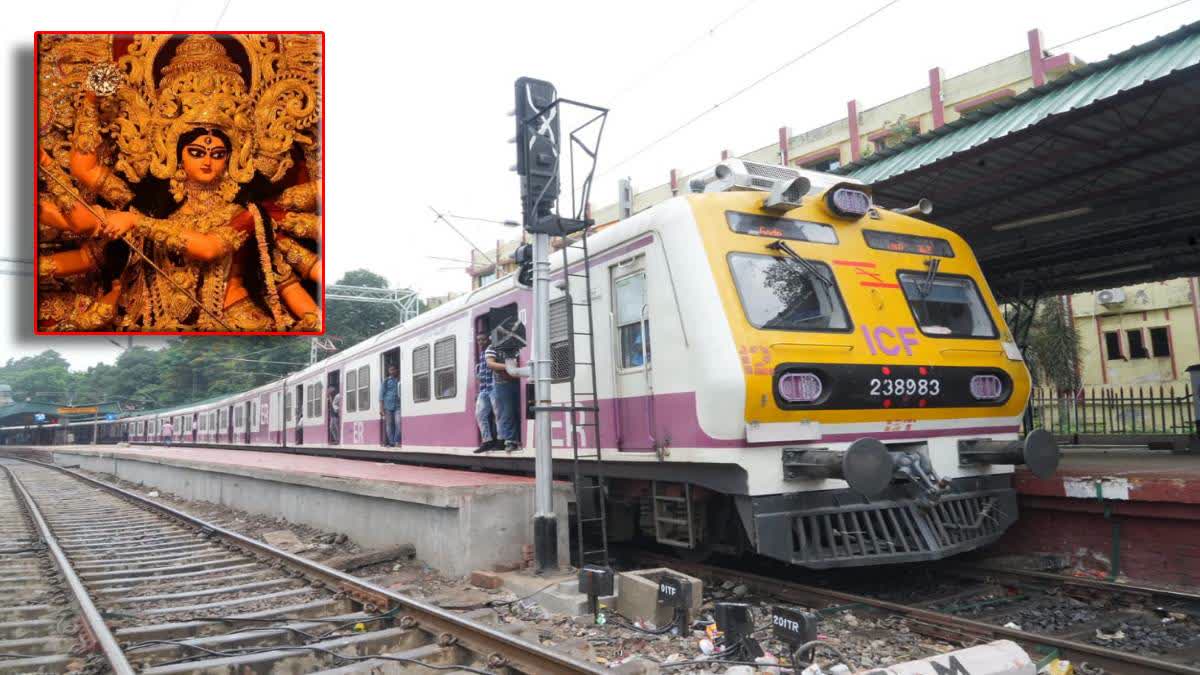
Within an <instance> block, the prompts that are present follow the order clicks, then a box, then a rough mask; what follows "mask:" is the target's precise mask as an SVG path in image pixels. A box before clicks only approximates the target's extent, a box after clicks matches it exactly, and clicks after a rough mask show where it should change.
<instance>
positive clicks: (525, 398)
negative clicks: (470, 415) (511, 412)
mask: <svg viewBox="0 0 1200 675" xmlns="http://www.w3.org/2000/svg"><path fill="white" fill-rule="evenodd" d="M523 318H524V317H522V316H521V311H520V310H519V309H518V308H517V303H515V302H512V303H509V304H507V305H502V306H500V307H492V308H491V309H489V310H488V312H487V331H488V335H490V336H492V338H493V340H494V339H495V335H496V333H495V331H496V328H497V327H499V326H504V327H505V328H507V329H509V330H512V329H513V328H514V327H516V326H517V324H519V323H523V321H521V319H523ZM523 330H524V329H522V330H521V331H517V333H519V334H521V335H526V334H527V333H524V332H522V331H523ZM492 346H493V347H495V346H496V345H495V343H494V342H493V344H492ZM471 351H475V346H474V345H472V346H471ZM522 351H525V352H526V353H528V350H527V349H523V350H522ZM525 361H526V358H524V357H522V358H521V359H520V365H526V363H525ZM492 377H493V379H495V380H498V379H499V378H500V374H499V373H495V374H493V375H492ZM518 389H519V390H520V395H519V396H518V401H517V410H518V411H519V412H518V413H517V438H516V441H517V443H518V444H520V443H521V442H522V440H521V439H522V438H524V435H525V426H526V424H527V420H526V418H528V419H532V418H531V417H528V415H527V413H526V410H527V407H528V406H529V405H530V403H529V402H530V401H532V400H533V396H532V393H531V392H530V391H528V390H532V381H530V382H523V383H522V386H520V387H518ZM472 403H474V401H472ZM473 407H474V406H472V408H473ZM496 431H497V433H498V432H499V429H496ZM497 438H499V435H497Z"/></svg>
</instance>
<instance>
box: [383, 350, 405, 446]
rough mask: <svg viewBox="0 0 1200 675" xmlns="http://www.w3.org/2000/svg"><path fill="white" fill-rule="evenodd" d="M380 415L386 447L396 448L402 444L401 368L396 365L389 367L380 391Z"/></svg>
mask: <svg viewBox="0 0 1200 675" xmlns="http://www.w3.org/2000/svg"><path fill="white" fill-rule="evenodd" d="M379 415H380V416H381V417H383V420H384V424H385V435H384V445H386V446H387V447H389V448H394V447H396V445H397V444H399V443H400V368H398V367H397V366H395V365H390V366H388V369H387V379H385V380H384V381H383V387H381V388H380V390H379Z"/></svg>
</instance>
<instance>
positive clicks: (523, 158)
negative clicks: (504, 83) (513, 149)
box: [513, 77, 560, 229]
mask: <svg viewBox="0 0 1200 675" xmlns="http://www.w3.org/2000/svg"><path fill="white" fill-rule="evenodd" d="M515 89H516V92H515V93H516V107H515V108H514V110H513V117H515V118H516V121H517V134H516V137H515V138H516V145H517V166H516V170H517V174H518V175H519V176H521V206H522V212H523V213H524V216H525V227H526V229H528V228H530V227H531V226H532V225H534V224H535V223H536V222H537V221H538V220H539V219H541V218H542V217H543V216H547V215H549V214H550V212H551V211H552V210H553V206H554V203H555V201H556V200H557V199H558V192H559V184H558V168H559V148H560V143H559V119H558V108H557V107H553V108H552V107H551V104H553V103H554V102H555V101H557V100H558V92H557V91H556V90H555V89H554V85H553V84H550V83H549V82H546V81H545V80H538V79H535V78H532V77H522V78H518V79H517V81H516V85H515Z"/></svg>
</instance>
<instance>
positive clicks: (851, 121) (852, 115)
mask: <svg viewBox="0 0 1200 675" xmlns="http://www.w3.org/2000/svg"><path fill="white" fill-rule="evenodd" d="M846 124H847V125H848V126H849V128H850V161H852V162H857V161H858V160H860V159H862V139H861V138H859V136H858V101H856V100H854V99H850V101H848V102H847V103H846Z"/></svg>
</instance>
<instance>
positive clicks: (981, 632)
mask: <svg viewBox="0 0 1200 675" xmlns="http://www.w3.org/2000/svg"><path fill="white" fill-rule="evenodd" d="M634 557H636V559H637V562H638V564H639V566H640V565H643V564H644V565H646V566H662V567H670V568H672V569H675V570H678V571H680V572H684V573H687V574H690V575H692V576H696V577H699V578H701V579H705V580H706V583H713V582H717V583H720V582H722V581H734V582H735V583H739V584H745V585H746V586H747V587H748V588H749V589H751V590H752V591H754V593H755V594H756V595H757V596H759V597H762V598H769V599H771V600H773V601H778V602H782V603H788V604H797V605H803V606H807V607H810V608H814V609H821V608H854V610H855V611H872V612H880V613H884V614H891V615H898V616H902V617H904V618H905V620H906V623H907V625H908V626H909V628H910V630H913V631H914V632H919V633H923V634H925V635H927V636H929V637H934V638H937V639H941V640H945V641H949V642H954V643H958V644H962V645H964V646H966V645H970V644H976V643H981V642H989V641H992V640H999V639H1008V640H1013V641H1015V642H1017V643H1018V644H1020V645H1021V646H1022V647H1024V648H1025V649H1026V650H1027V651H1028V652H1029V653H1030V655H1031V656H1033V657H1034V658H1035V660H1036V659H1038V658H1040V657H1044V656H1049V655H1057V656H1059V657H1061V658H1064V659H1069V660H1071V661H1072V662H1073V663H1076V664H1079V663H1082V662H1087V663H1088V664H1089V665H1090V666H1092V667H1093V668H1100V669H1103V671H1104V672H1106V673H1114V674H1117V673H1119V674H1121V675H1125V674H1127V673H1132V674H1140V673H1147V674H1149V673H1183V674H1189V675H1200V643H1195V642H1193V644H1192V645H1190V646H1188V647H1185V648H1184V649H1180V650H1176V651H1171V652H1169V653H1165V654H1159V655H1155V656H1147V655H1145V654H1138V653H1133V652H1132V651H1125V650H1122V649H1120V648H1114V647H1111V646H1105V645H1104V644H1097V642H1098V641H1099V640H1097V639H1096V637H1097V636H1108V637H1110V638H1111V644H1113V645H1118V644H1120V642H1121V640H1120V639H1118V638H1119V635H1120V632H1121V630H1122V629H1123V628H1129V627H1131V626H1134V625H1136V623H1137V622H1146V623H1147V624H1148V625H1147V631H1148V633H1149V632H1159V633H1160V632H1161V631H1163V630H1166V628H1164V624H1163V623H1162V620H1163V619H1164V618H1166V619H1168V620H1171V621H1176V620H1175V619H1171V618H1170V617H1173V616H1174V617H1179V620H1178V624H1177V625H1176V626H1175V628H1177V629H1179V630H1180V631H1181V632H1182V633H1184V634H1188V635H1190V636H1194V635H1195V633H1196V625H1197V624H1198V623H1200V596H1197V595H1194V594H1188V593H1179V592H1176V591H1168V590H1163V589H1152V588H1146V587H1139V586H1132V587H1130V586H1125V585H1123V584H1112V583H1109V582H1097V581H1094V580H1082V579H1073V578H1071V577H1060V576H1058V575H1047V574H1039V573H1022V572H1012V571H1007V570H1005V571H999V570H993V569H983V568H970V567H965V566H955V567H948V568H938V569H939V570H942V571H941V572H939V573H938V575H937V576H938V585H937V587H936V589H934V588H933V587H932V586H923V585H922V582H921V581H918V580H914V582H913V583H912V585H911V587H910V588H909V589H907V590H905V591H903V592H895V591H892V592H882V593H874V592H865V593H864V592H861V591H858V592H847V591H843V590H835V589H834V588H832V587H826V586H824V585H823V586H815V585H806V584H800V583H794V582H791V581H788V580H786V579H783V578H780V577H779V576H766V575H762V574H756V573H752V572H747V571H743V570H740V569H733V568H729V567H722V566H717V565H712V564H705V563H693V562H684V561H681V560H679V559H678V558H674V557H671V556H667V555H661V554H657V553H650V552H637V553H636V554H635V555H634ZM915 573H916V572H915V571H914V574H915ZM1014 579H1020V580H1022V581H1021V582H1020V583H1014V581H1013V580H1014ZM1002 580H1003V581H1002ZM908 581H909V580H908V579H903V580H902V579H899V578H897V577H895V576H894V573H893V576H891V577H890V578H889V579H888V581H887V582H886V583H885V584H881V586H884V587H886V586H890V587H891V588H892V589H896V588H897V587H900V586H904V585H906V584H907V583H908ZM833 585H836V584H835V583H831V584H829V586H833ZM1049 598H1055V599H1065V598H1069V599H1071V600H1072V601H1079V602H1080V603H1082V605H1081V606H1085V607H1087V608H1089V609H1088V611H1087V612H1086V613H1085V616H1083V617H1081V620H1079V621H1068V622H1066V623H1069V624H1070V625H1067V626H1062V627H1060V628H1061V629H1060V630H1054V627H1053V626H1050V627H1049V628H1048V629H1044V628H1042V627H1039V628H1037V629H1029V630H1024V629H1022V628H1014V627H1011V624H1012V622H1011V619H1012V618H1013V617H1014V616H1022V615H1023V616H1026V617H1029V618H1030V620H1038V619H1044V618H1045V617H1042V616H1041V614H1044V613H1045V612H1047V611H1049V610H1047V609H1046V607H1047V606H1048V603H1049V602H1050V601H1049V600H1048V599H1049ZM1147 607H1153V611H1150V612H1147V611H1146V608H1147ZM1005 623H1009V624H1010V626H1009V627H1006V626H1005ZM1049 623H1050V624H1052V623H1053V621H1049ZM1077 672H1079V671H1077ZM1093 672H1094V671H1093Z"/></svg>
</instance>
